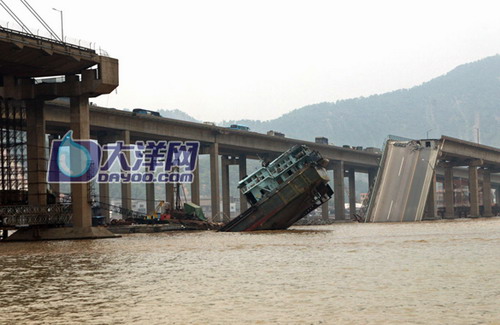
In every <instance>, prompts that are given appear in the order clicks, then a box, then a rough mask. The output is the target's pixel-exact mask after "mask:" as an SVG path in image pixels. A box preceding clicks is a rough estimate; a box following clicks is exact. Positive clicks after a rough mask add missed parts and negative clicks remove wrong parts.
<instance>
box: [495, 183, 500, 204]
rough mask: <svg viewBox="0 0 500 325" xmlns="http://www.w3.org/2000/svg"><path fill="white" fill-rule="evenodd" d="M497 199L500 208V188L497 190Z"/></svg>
mask: <svg viewBox="0 0 500 325" xmlns="http://www.w3.org/2000/svg"><path fill="white" fill-rule="evenodd" d="M495 198H496V204H497V206H498V207H500V186H497V188H496V189H495Z"/></svg>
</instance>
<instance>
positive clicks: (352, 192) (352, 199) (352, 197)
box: [347, 168, 356, 217]
mask: <svg viewBox="0 0 500 325" xmlns="http://www.w3.org/2000/svg"><path fill="white" fill-rule="evenodd" d="M355 173H356V170H355V169H354V168H349V169H348V170H347V176H348V180H349V181H348V182H349V215H350V216H351V217H353V216H354V215H355V214H356V174H355Z"/></svg>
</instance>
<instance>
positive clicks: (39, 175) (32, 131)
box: [26, 100, 48, 205]
mask: <svg viewBox="0 0 500 325" xmlns="http://www.w3.org/2000/svg"><path fill="white" fill-rule="evenodd" d="M43 105H44V103H43V101H40V100H31V101H26V106H27V107H26V131H27V142H28V144H27V158H28V203H29V204H30V205H47V163H48V159H47V157H46V155H45V117H44V115H45V114H44V108H43Z"/></svg>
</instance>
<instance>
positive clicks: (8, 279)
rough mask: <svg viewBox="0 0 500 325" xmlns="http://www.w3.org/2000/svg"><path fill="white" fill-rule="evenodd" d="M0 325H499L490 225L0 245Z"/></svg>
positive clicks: (495, 239) (497, 228) (499, 282)
mask: <svg viewBox="0 0 500 325" xmlns="http://www.w3.org/2000/svg"><path fill="white" fill-rule="evenodd" d="M0 283H1V287H0V323H1V324H17V323H20V324H71V323H85V324H132V323H133V324H500V218H492V219H478V220H456V221H438V222H421V223H404V224H400V223H393V224H354V223H349V224H335V225H331V226H307V227H295V228H293V229H290V230H288V231H280V232H257V233H216V232H211V231H205V232H170V233H157V234H131V235H125V236H124V237H122V238H120V239H103V240H81V241H52V242H36V243H0Z"/></svg>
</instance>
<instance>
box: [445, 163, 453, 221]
mask: <svg viewBox="0 0 500 325" xmlns="http://www.w3.org/2000/svg"><path fill="white" fill-rule="evenodd" d="M443 185H444V207H445V214H444V216H445V218H448V219H451V218H454V217H455V205H454V197H455V193H454V192H453V167H451V166H446V167H445V168H444V184H443Z"/></svg>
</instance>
